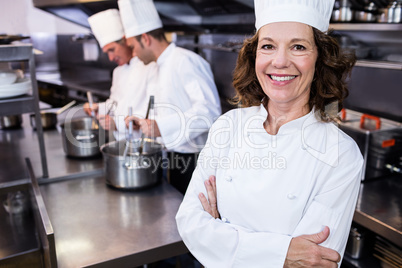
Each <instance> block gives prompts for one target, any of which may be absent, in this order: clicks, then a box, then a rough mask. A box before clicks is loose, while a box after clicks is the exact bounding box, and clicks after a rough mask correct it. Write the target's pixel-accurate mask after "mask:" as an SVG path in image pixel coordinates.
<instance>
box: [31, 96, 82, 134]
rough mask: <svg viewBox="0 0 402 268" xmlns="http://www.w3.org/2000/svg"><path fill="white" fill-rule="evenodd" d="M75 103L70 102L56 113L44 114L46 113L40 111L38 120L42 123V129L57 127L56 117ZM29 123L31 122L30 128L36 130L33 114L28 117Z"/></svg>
mask: <svg viewBox="0 0 402 268" xmlns="http://www.w3.org/2000/svg"><path fill="white" fill-rule="evenodd" d="M75 103H76V101H75V100H74V101H72V102H70V103H68V104H66V105H65V106H63V107H62V108H60V109H59V110H57V111H56V112H46V111H41V113H40V119H41V122H42V128H43V129H52V128H55V127H56V125H57V122H58V121H57V116H58V115H59V114H61V113H63V112H65V111H66V110H67V109H69V108H70V107H71V106H73V105H74V104H75ZM30 121H31V126H32V128H34V129H36V121H35V114H31V115H30Z"/></svg>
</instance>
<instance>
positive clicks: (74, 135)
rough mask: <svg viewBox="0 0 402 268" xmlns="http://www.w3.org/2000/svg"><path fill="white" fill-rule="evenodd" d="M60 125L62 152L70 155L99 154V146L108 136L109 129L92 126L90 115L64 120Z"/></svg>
mask: <svg viewBox="0 0 402 268" xmlns="http://www.w3.org/2000/svg"><path fill="white" fill-rule="evenodd" d="M60 126H61V136H62V141H63V149H64V152H65V153H66V155H68V156H72V157H93V156H98V155H100V149H99V148H100V146H102V145H103V144H105V143H106V142H107V141H108V138H109V131H106V130H104V129H102V128H99V127H98V128H94V123H93V119H92V118H91V117H82V118H77V119H73V120H71V121H66V122H64V123H63V124H61V125H60ZM96 126H97V125H96Z"/></svg>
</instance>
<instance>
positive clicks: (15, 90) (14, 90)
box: [0, 77, 32, 98]
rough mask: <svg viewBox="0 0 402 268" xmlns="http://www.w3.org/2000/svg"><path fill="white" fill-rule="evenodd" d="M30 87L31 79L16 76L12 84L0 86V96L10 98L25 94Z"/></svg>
mask: <svg viewBox="0 0 402 268" xmlns="http://www.w3.org/2000/svg"><path fill="white" fill-rule="evenodd" d="M31 89H32V85H31V79H30V78H28V77H26V78H18V79H17V81H16V82H15V83H14V84H11V85H3V86H0V98H10V97H16V96H19V95H24V94H27V93H28V92H29V91H30V90H31Z"/></svg>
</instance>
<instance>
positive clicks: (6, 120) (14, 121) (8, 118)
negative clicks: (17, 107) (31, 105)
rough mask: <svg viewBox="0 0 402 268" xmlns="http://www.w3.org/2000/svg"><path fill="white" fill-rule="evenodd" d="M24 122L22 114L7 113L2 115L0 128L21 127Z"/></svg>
mask: <svg viewBox="0 0 402 268" xmlns="http://www.w3.org/2000/svg"><path fill="white" fill-rule="evenodd" d="M21 124H22V116H21V115H5V116H0V129H13V128H19V127H21Z"/></svg>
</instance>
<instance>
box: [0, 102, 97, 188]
mask: <svg viewBox="0 0 402 268" xmlns="http://www.w3.org/2000/svg"><path fill="white" fill-rule="evenodd" d="M69 112H70V111H69ZM69 112H67V113H69ZM71 112H72V113H74V114H75V116H84V115H85V114H84V112H83V111H82V109H80V108H79V107H78V108H75V107H74V108H72V110H71ZM65 116H66V114H61V115H59V116H58V118H59V122H62V120H64V117H65ZM44 142H45V148H46V156H47V162H48V169H49V178H48V179H49V180H51V179H57V178H64V177H74V176H85V175H86V174H102V172H103V159H102V157H101V156H100V157H97V158H82V159H79V158H70V157H67V156H66V154H65V153H64V151H63V146H62V138H61V130H60V128H55V129H49V130H44ZM0 152H1V154H0V185H1V184H2V183H9V182H13V181H16V180H21V179H26V178H28V173H27V169H26V164H25V158H26V157H29V158H30V160H31V162H32V166H33V168H34V172H35V174H36V176H38V177H41V175H42V170H41V162H40V152H39V145H38V138H37V133H36V131H35V130H33V128H32V127H31V125H30V123H29V114H24V115H23V125H22V127H21V128H20V129H12V130H0Z"/></svg>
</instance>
